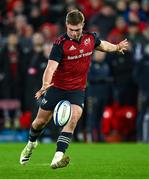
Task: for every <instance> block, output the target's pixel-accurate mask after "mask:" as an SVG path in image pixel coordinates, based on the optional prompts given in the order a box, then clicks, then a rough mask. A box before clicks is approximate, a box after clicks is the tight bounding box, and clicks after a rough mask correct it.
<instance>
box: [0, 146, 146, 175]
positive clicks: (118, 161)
mask: <svg viewBox="0 0 149 180" xmlns="http://www.w3.org/2000/svg"><path fill="white" fill-rule="evenodd" d="M24 146H25V144H21V143H20V144H19V143H18V144H17V143H5V144H4V143H1V144H0V179H115V178H117V179H129V178H130V179H136V178H137V179H147V178H149V144H104V143H103V144H100V143H99V144H83V143H80V144H77V143H72V144H71V145H70V148H69V150H68V151H67V154H68V155H69V156H70V158H71V162H70V164H69V165H68V166H67V167H65V168H61V169H56V170H52V169H51V168H50V166H49V164H50V162H51V159H52V158H53V154H54V152H55V144H39V145H38V147H37V149H36V150H35V151H34V153H33V155H32V158H31V160H30V162H29V163H28V164H27V165H24V166H22V165H20V164H19V156H20V153H21V151H22V149H23V147H24Z"/></svg>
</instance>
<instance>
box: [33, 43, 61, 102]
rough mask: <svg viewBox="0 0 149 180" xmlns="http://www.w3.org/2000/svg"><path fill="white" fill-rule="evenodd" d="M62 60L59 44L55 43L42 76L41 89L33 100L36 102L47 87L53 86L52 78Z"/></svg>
mask: <svg viewBox="0 0 149 180" xmlns="http://www.w3.org/2000/svg"><path fill="white" fill-rule="evenodd" d="M62 58H63V48H62V46H61V44H60V43H59V44H57V43H55V44H54V45H53V47H52V50H51V52H50V55H49V60H48V64H47V67H46V69H45V71H44V74H43V78H42V87H41V89H40V90H39V91H37V93H36V94H35V98H36V99H37V100H38V99H39V98H40V97H41V96H42V95H43V94H44V93H45V92H46V91H47V89H48V88H49V87H51V86H52V85H53V83H51V82H52V77H53V74H54V72H55V71H56V69H57V67H58V65H59V63H60V61H61V60H62Z"/></svg>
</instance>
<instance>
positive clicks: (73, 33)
mask: <svg viewBox="0 0 149 180" xmlns="http://www.w3.org/2000/svg"><path fill="white" fill-rule="evenodd" d="M83 26H84V23H83V24H82V23H80V24H78V25H71V24H66V27H67V35H68V36H69V37H70V38H71V39H75V40H79V39H80V37H81V35H82V31H83Z"/></svg>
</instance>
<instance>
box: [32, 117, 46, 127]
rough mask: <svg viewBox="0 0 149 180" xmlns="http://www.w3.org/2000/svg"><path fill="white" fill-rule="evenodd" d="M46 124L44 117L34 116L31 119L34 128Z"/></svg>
mask: <svg viewBox="0 0 149 180" xmlns="http://www.w3.org/2000/svg"><path fill="white" fill-rule="evenodd" d="M46 124H47V121H46V119H44V118H36V119H35V120H34V121H33V123H32V126H33V127H35V128H36V129H38V128H43V127H44V126H45V125H46Z"/></svg>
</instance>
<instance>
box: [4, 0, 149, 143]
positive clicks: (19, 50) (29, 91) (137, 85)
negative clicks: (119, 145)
mask: <svg viewBox="0 0 149 180" xmlns="http://www.w3.org/2000/svg"><path fill="white" fill-rule="evenodd" d="M76 8H77V9H79V10H81V11H82V12H83V13H84V15H85V19H86V20H85V30H87V31H91V32H96V33H97V34H98V35H99V37H100V39H104V40H107V41H109V42H111V43H114V44H115V43H119V42H120V41H121V40H124V39H125V38H127V39H128V41H129V50H128V52H126V53H125V54H124V55H123V54H118V53H109V54H106V53H103V52H95V53H94V55H93V57H92V63H91V67H90V71H89V75H88V85H87V90H86V100H85V110H84V114H83V116H82V118H81V121H80V122H79V124H78V127H77V129H76V132H75V139H76V140H79V141H82V140H83V141H89V142H90V141H94V142H99V141H107V142H113V141H114V142H115V141H116V142H119V141H125V140H126V141H131V140H133V141H138V142H143V141H145V142H148V141H149V83H148V77H149V0H88V1H87V0H1V1H0V130H1V131H3V130H5V129H19V130H21V129H22V130H23V129H28V128H29V127H30V123H31V121H32V120H33V119H34V117H35V114H36V112H37V109H38V103H37V102H36V101H35V99H34V94H35V92H36V91H37V90H38V89H39V88H40V87H41V83H42V75H43V72H44V69H45V67H46V64H47V61H48V56H49V53H50V50H51V48H52V43H53V41H54V40H55V39H56V38H57V36H59V35H60V34H62V33H64V32H65V16H66V14H67V12H69V11H70V10H73V9H76ZM51 126H52V125H51ZM53 128H54V127H53ZM53 133H55V130H54V131H53Z"/></svg>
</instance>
